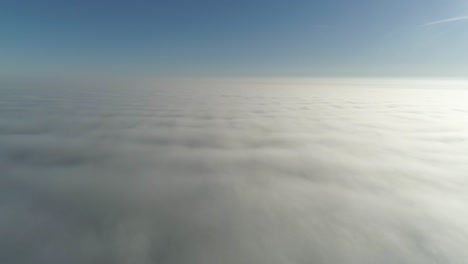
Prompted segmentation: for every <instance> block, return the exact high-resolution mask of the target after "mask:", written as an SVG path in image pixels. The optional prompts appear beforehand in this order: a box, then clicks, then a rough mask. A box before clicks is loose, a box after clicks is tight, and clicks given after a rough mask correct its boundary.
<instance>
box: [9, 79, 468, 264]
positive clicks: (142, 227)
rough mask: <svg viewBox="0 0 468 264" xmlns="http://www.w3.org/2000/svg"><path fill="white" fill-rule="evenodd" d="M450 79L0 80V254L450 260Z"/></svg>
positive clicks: (454, 231) (53, 259)
mask: <svg viewBox="0 0 468 264" xmlns="http://www.w3.org/2000/svg"><path fill="white" fill-rule="evenodd" d="M467 89H468V82H466V81H456V80H438V81H434V80H401V79H281V80H268V79H231V80H222V79H218V80H190V79H186V80H176V81H169V80H164V81H158V80H145V81H135V82H124V83H112V84H109V83H99V82H95V83H93V82H86V83H84V82H83V83H80V82H71V81H70V82H66V81H61V82H47V81H44V80H42V81H41V82H32V81H31V82H6V81H4V82H2V83H1V84H0V263H2V264H20V263H38V264H42V263H44V264H46V263H47V264H55V263H70V264H73V263H100V264H105V263H122V264H123V263H129V264H130V263H131V264H149V263H158V264H179V263H191V264H219V263H224V264H230V263H232V264H234V263H256V264H263V263H265V264H267V263H268V264H276V263H278V264H279V263H314V264H325V263H350V264H362V263H369V264H371V263H399V264H401V263H408V264H409V263H411V264H419V263H421V264H427V263H466V260H467V259H468V252H467V251H466V248H467V247H468V221H467V219H468V192H467V191H466V190H467V188H468V178H467V175H468V162H467V161H468V118H467V117H468V90H467Z"/></svg>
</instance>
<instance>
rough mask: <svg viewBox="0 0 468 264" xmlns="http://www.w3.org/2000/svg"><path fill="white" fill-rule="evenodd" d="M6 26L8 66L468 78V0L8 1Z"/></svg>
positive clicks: (2, 16)
mask: <svg viewBox="0 0 468 264" xmlns="http://www.w3.org/2000/svg"><path fill="white" fill-rule="evenodd" d="M0 33H1V35H0V58H1V60H0V69H1V70H2V71H3V72H4V73H19V74H23V73H25V74H28V73H35V72H36V73H37V72H76V71H96V72H127V73H138V74H148V75H203V76H220V75H221V76H223V75H228V76H232V75H240V76H462V77H463V76H465V77H468V48H467V47H468V0H388V1H387V0H381V1H377V0H323V1H313V0H308V1H306V0H235V1H233V0H230V1H227V0H199V1H196V0H166V1H159V0H154V1H149V0H134V1H130V0H128V1H122V0H113V1H111V0H108V1H100V0H94V1H91V0H75V1H71V0H44V1H41V0H30V1H22V0H14V1H8V0H4V1H0Z"/></svg>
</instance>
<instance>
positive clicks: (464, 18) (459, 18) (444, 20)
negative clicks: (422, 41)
mask: <svg viewBox="0 0 468 264" xmlns="http://www.w3.org/2000/svg"><path fill="white" fill-rule="evenodd" d="M460 20H468V16H460V17H452V18H448V19H443V20H437V21H432V22H429V23H426V24H423V25H422V26H424V27H427V26H433V25H438V24H444V23H449V22H455V21H460Z"/></svg>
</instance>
